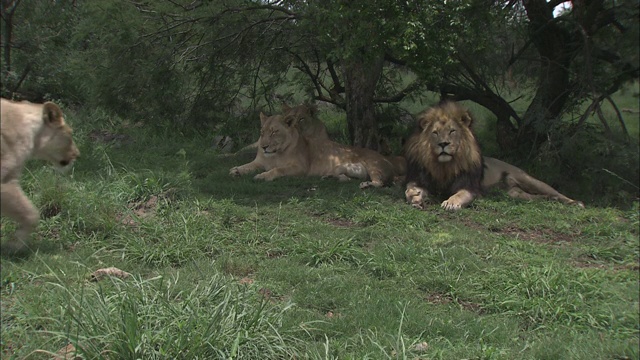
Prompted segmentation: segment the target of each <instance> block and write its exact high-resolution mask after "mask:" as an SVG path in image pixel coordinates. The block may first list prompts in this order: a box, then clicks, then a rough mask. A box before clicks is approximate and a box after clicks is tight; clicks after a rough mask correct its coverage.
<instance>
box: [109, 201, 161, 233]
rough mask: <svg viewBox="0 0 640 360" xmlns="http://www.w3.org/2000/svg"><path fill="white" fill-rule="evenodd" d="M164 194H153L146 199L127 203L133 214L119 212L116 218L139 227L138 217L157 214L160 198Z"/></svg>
mask: <svg viewBox="0 0 640 360" xmlns="http://www.w3.org/2000/svg"><path fill="white" fill-rule="evenodd" d="M163 197H164V196H163V195H161V196H157V195H153V196H151V197H150V198H149V199H148V200H146V201H134V202H131V203H129V204H128V205H127V208H129V210H130V211H131V212H132V213H133V214H118V215H116V219H117V220H118V221H119V222H120V223H122V224H123V225H127V226H132V227H137V226H138V223H137V221H136V219H146V218H149V217H151V216H153V215H155V212H156V209H157V208H158V205H159V202H160V200H161V199H162V198H163Z"/></svg>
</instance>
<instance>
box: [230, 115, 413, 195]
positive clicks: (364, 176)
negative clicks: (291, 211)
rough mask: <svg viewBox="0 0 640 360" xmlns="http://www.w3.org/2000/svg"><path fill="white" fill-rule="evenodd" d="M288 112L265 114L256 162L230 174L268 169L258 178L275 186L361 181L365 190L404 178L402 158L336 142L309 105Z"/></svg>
mask: <svg viewBox="0 0 640 360" xmlns="http://www.w3.org/2000/svg"><path fill="white" fill-rule="evenodd" d="M284 110H285V111H284V114H282V115H273V116H266V115H264V114H262V113H261V114H260V120H261V122H262V128H261V130H260V139H259V140H258V144H259V146H258V153H257V154H256V158H255V159H254V160H253V161H252V162H250V163H248V164H245V165H242V166H237V167H234V168H232V169H231V170H230V171H229V173H230V174H231V175H234V176H237V175H244V174H247V173H250V172H254V171H256V170H265V171H264V172H262V173H260V174H258V175H256V176H255V177H254V178H255V179H259V180H267V181H270V180H274V179H276V178H278V177H281V176H296V175H298V176H323V177H336V178H338V179H340V180H348V179H360V180H363V181H362V182H361V183H360V187H361V188H363V189H364V188H368V187H381V186H384V185H388V184H391V183H392V182H393V180H394V178H395V177H396V176H402V175H404V171H405V161H404V158H402V157H386V156H383V155H381V154H379V153H378V152H376V151H374V150H371V149H365V148H359V147H355V146H348V145H342V144H339V143H336V142H333V141H331V140H330V139H329V137H328V136H327V135H326V128H325V127H324V124H322V122H320V121H319V120H318V119H317V118H315V109H314V108H312V107H309V105H300V106H296V107H293V108H289V107H286V108H284Z"/></svg>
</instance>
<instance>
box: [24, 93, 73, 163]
mask: <svg viewBox="0 0 640 360" xmlns="http://www.w3.org/2000/svg"><path fill="white" fill-rule="evenodd" d="M42 120H43V122H44V124H43V127H42V130H41V131H40V132H39V134H38V136H37V138H36V150H35V154H34V155H35V156H36V157H38V158H40V159H43V160H47V161H49V162H51V163H52V164H53V165H55V167H56V168H58V169H63V168H66V167H68V166H69V165H71V164H72V163H73V161H74V160H76V158H77V157H78V156H80V151H79V150H78V148H77V147H76V144H75V143H74V142H73V137H72V136H71V133H72V130H71V127H69V125H67V124H66V122H65V121H64V116H63V115H62V110H60V108H59V107H58V105H56V104H54V103H52V102H46V103H44V105H43V106H42Z"/></svg>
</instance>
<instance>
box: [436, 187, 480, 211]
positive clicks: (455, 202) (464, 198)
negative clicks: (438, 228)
mask: <svg viewBox="0 0 640 360" xmlns="http://www.w3.org/2000/svg"><path fill="white" fill-rule="evenodd" d="M474 199H475V195H474V194H473V193H472V192H470V191H469V190H465V189H462V190H459V191H458V192H457V193H455V194H453V195H451V196H450V197H449V198H448V199H447V200H445V201H443V202H442V204H440V206H442V208H444V209H446V210H453V211H455V210H460V209H462V208H463V207H466V206H467V205H469V204H471V202H472V201H473V200H474Z"/></svg>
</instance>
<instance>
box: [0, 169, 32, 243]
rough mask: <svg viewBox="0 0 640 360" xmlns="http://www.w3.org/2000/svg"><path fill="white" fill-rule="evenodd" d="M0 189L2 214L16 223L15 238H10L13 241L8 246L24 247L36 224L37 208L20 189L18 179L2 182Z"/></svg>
mask: <svg viewBox="0 0 640 360" xmlns="http://www.w3.org/2000/svg"><path fill="white" fill-rule="evenodd" d="M1 189H2V190H1V195H2V196H1V197H0V199H1V200H0V203H1V204H2V207H1V210H0V211H1V213H2V215H3V216H7V217H9V218H11V219H13V220H14V221H15V222H16V223H17V228H16V232H15V235H14V236H15V240H10V241H11V242H13V244H12V245H10V246H12V247H13V248H16V249H17V248H18V247H25V246H26V245H27V244H28V242H29V238H30V237H31V233H33V231H34V230H35V229H36V227H37V226H38V221H39V220H40V214H39V212H38V209H37V208H36V207H35V206H33V204H32V203H31V201H30V200H29V199H28V198H27V196H26V195H25V193H24V192H23V191H22V189H21V188H20V184H19V183H18V180H12V181H9V182H7V183H4V184H2V186H1Z"/></svg>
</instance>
